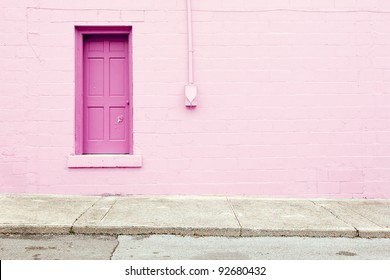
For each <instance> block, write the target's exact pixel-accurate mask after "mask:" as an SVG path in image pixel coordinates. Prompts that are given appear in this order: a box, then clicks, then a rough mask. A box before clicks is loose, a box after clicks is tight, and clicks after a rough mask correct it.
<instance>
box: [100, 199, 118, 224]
mask: <svg viewBox="0 0 390 280" xmlns="http://www.w3.org/2000/svg"><path fill="white" fill-rule="evenodd" d="M117 201H118V198H116V199H115V201H114V203H113V204H112V205H111V206H110V208H109V209H108V210H107V212H106V213H105V214H104V215H103V217H102V218H101V219H100V222H101V221H103V220H104V218H105V217H107V215H108V213H109V212H110V211H111V209H112V207H114V205H115V204H116V203H117Z"/></svg>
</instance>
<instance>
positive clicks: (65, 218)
mask: <svg viewBox="0 0 390 280" xmlns="http://www.w3.org/2000/svg"><path fill="white" fill-rule="evenodd" d="M0 211H1V214H2V215H1V216H0V233H4V234H5V233H7V234H10V233H22V234H25V233H33V234H48V233H53V234H69V233H78V234H130V235H132V234H177V235H193V236H237V237H238V236H311V237H364V238H374V237H377V238H379V237H380V238H384V237H385V238H390V200H361V199H341V200H334V199H332V200H328V199H302V200H296V199H265V198H257V197H210V196H102V197H100V196H60V195H21V194H16V195H10V194H2V195H0Z"/></svg>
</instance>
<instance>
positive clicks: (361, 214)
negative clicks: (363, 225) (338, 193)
mask: <svg viewBox="0 0 390 280" xmlns="http://www.w3.org/2000/svg"><path fill="white" fill-rule="evenodd" d="M337 204H338V205H340V206H341V207H344V206H343V205H342V204H341V203H340V202H337ZM349 210H350V211H352V212H353V213H355V214H357V215H359V216H360V217H362V218H363V219H366V220H367V221H370V222H371V223H373V224H374V225H376V226H378V227H380V228H383V226H381V225H379V224H377V223H376V222H374V221H372V220H370V219H369V218H367V217H365V216H363V215H362V214H360V213H358V212H356V211H355V210H353V209H351V208H349Z"/></svg>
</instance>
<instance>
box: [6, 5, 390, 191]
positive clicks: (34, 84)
mask: <svg viewBox="0 0 390 280" xmlns="http://www.w3.org/2000/svg"><path fill="white" fill-rule="evenodd" d="M185 2H186V1H185V0H164V1H162V0H161V1H157V0H143V1H139V0H131V1H130V0H110V1H108V0H99V1H97V0H83V1H79V0H68V1H66V4H65V2H64V1H52V0H1V1H0V10H1V13H0V65H1V67H0V191H1V192H32V193H66V194H102V193H110V194H223V195H224V194H229V195H235V194H247V195H264V196H295V197H386V198H390V28H389V26H390V3H389V1H382V0H315V1H314V0H299V1H298V0H297V1H295V0H294V1H287V0H268V1H254V0H208V1H203V0H193V9H194V11H193V21H194V26H193V30H194V48H195V53H194V65H195V72H194V77H195V81H196V84H197V86H198V90H199V99H198V102H199V105H198V107H197V108H196V109H194V110H188V109H187V108H185V107H184V97H183V92H184V85H185V84H186V79H187V37H186V36H187V35H186V13H185V8H186V6H185V4H186V3H185ZM75 25H131V26H133V47H134V48H133V56H134V57H133V69H134V142H135V147H136V150H137V151H138V153H139V154H142V156H143V167H141V168H118V169H116V168H112V169H108V168H105V169H99V168H95V169H69V168H68V167H67V157H68V156H69V155H70V154H73V153H74V122H75V120H74V107H75V104H74V99H75V98H74V95H75V86H74V71H75V70H74V69H75V67H74V55H75V51H74V44H75V42H74V37H75V36H74V26H75Z"/></svg>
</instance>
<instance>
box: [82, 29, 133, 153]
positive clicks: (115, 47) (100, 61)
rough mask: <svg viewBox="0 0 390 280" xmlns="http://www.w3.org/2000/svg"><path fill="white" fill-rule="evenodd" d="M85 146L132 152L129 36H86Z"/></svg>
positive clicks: (86, 148)
mask: <svg viewBox="0 0 390 280" xmlns="http://www.w3.org/2000/svg"><path fill="white" fill-rule="evenodd" d="M83 49H84V61H83V65H84V66H83V68H84V69H83V76H84V77H83V79H84V83H83V87H84V88H83V142H84V143H83V150H84V153H85V154H127V153H129V152H130V143H129V139H130V135H129V133H130V125H129V124H130V108H131V104H130V98H129V55H128V54H129V51H128V37H127V36H124V35H87V36H84V47H83Z"/></svg>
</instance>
